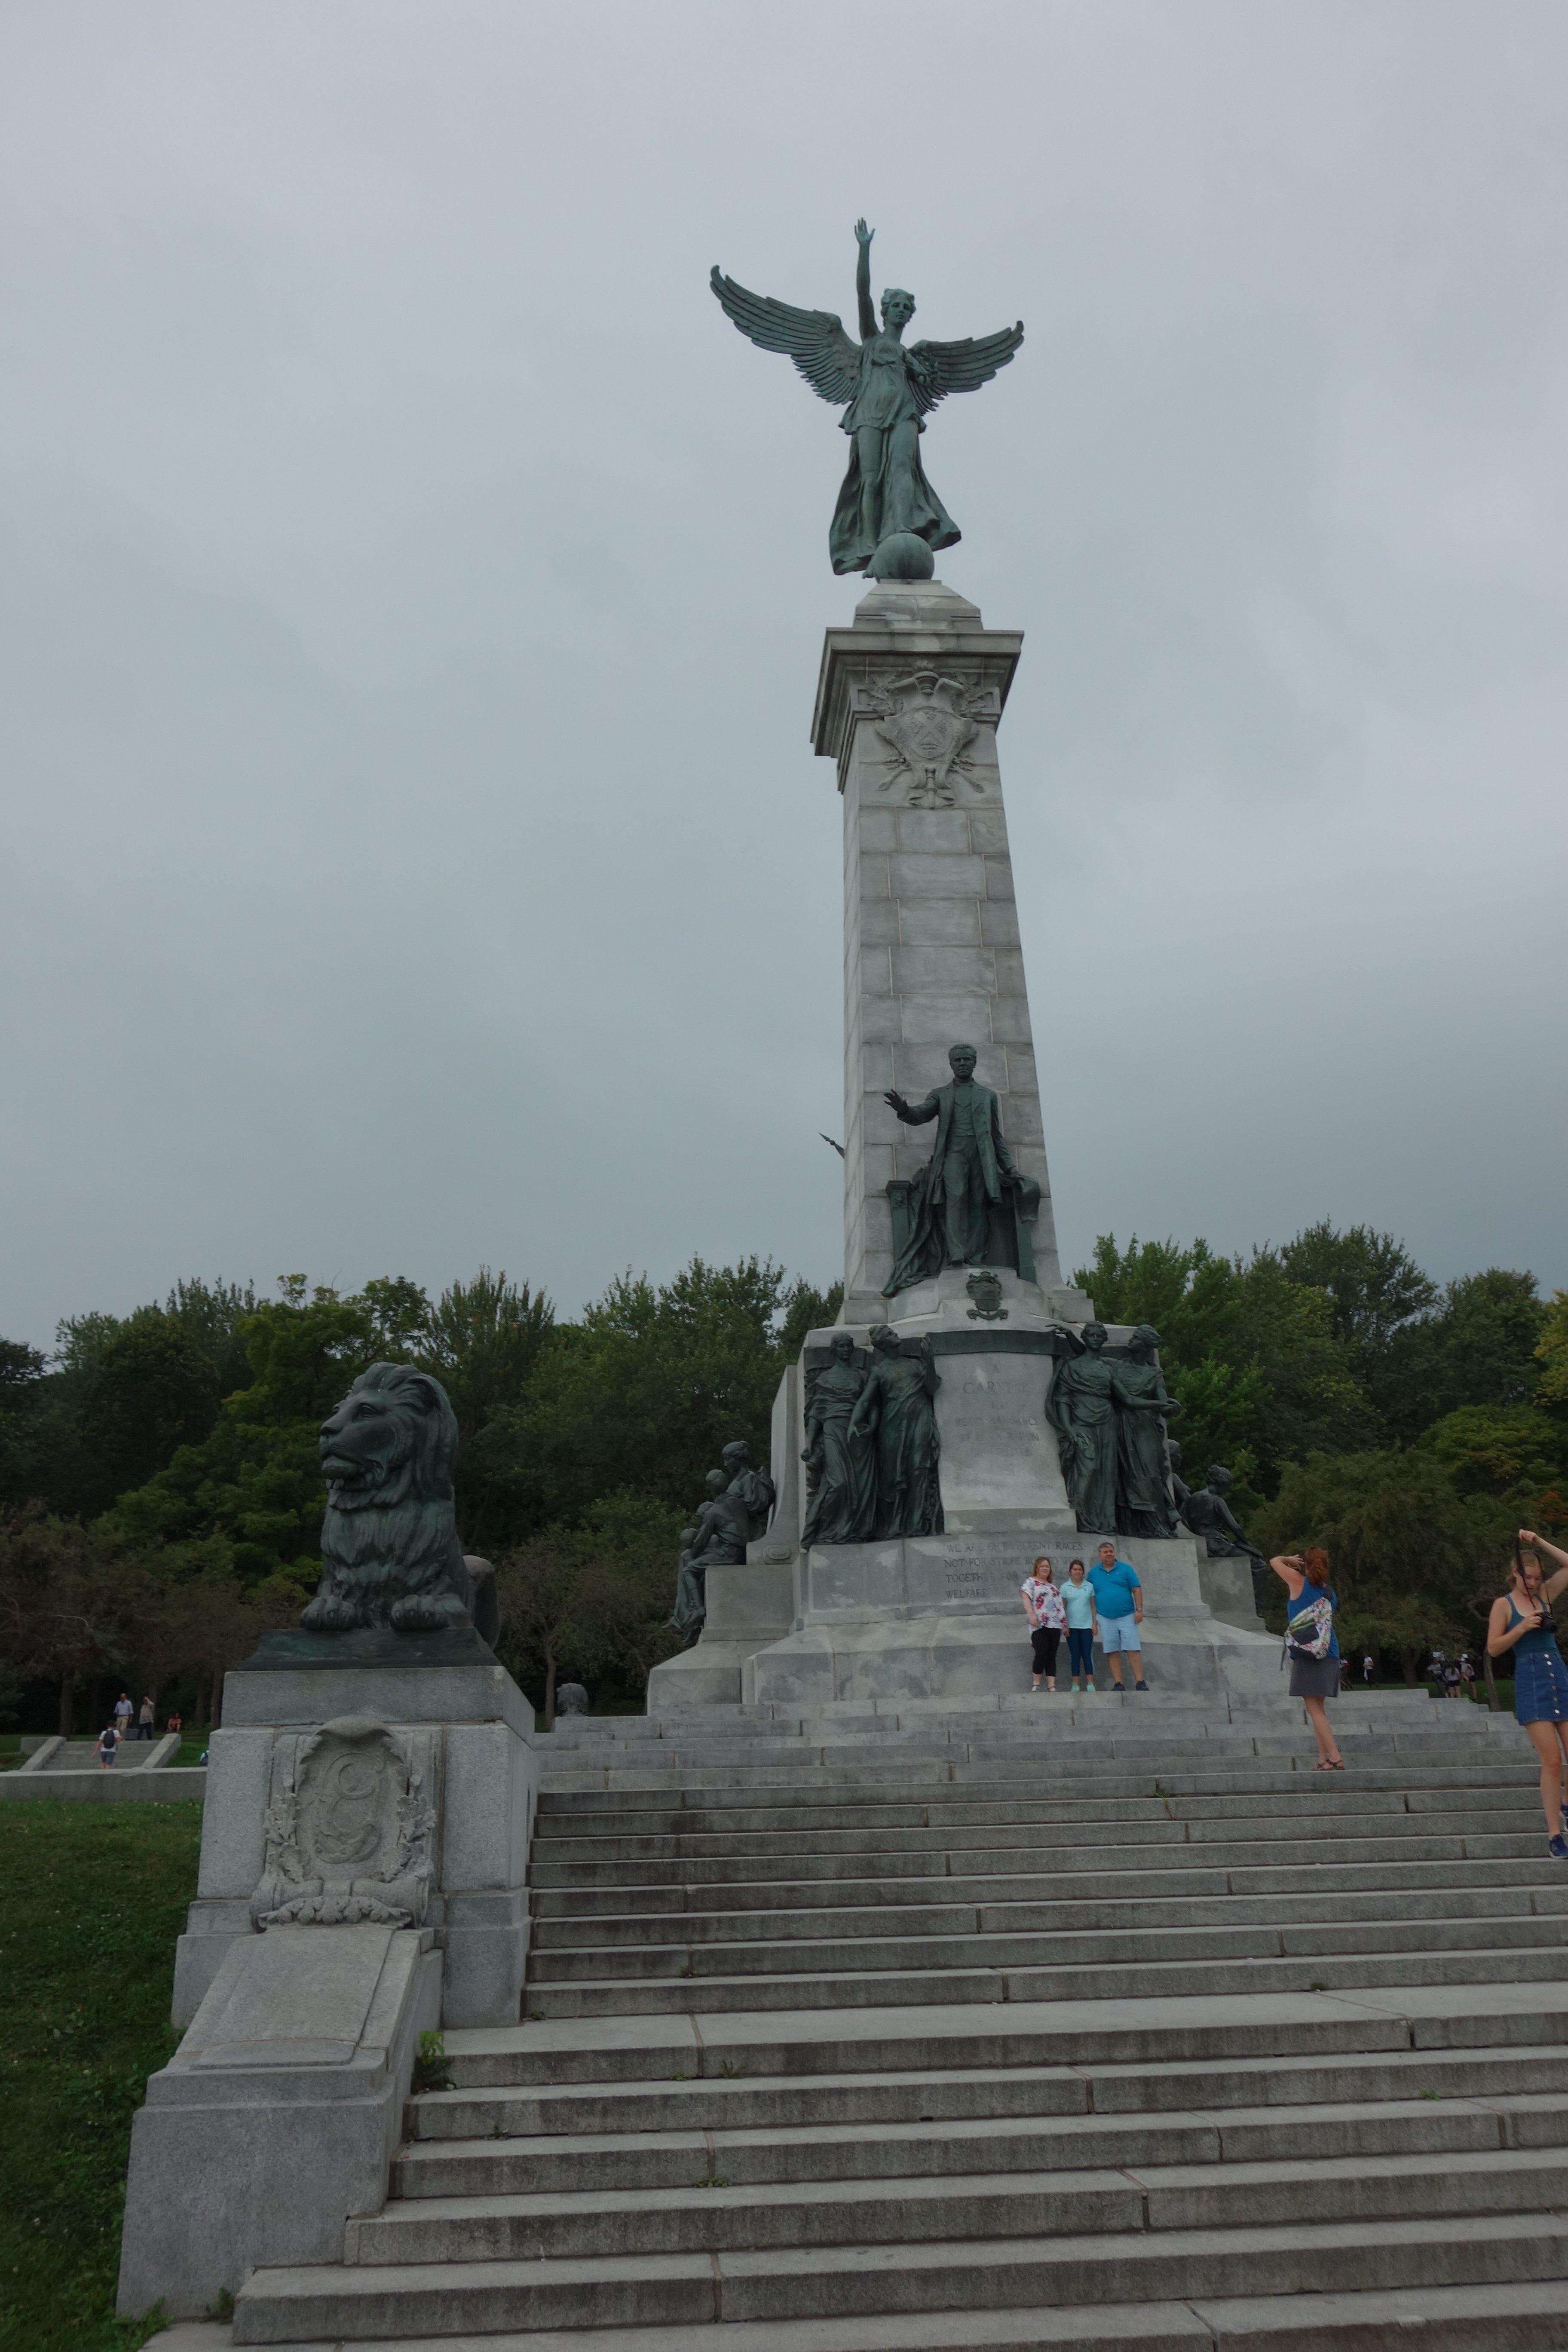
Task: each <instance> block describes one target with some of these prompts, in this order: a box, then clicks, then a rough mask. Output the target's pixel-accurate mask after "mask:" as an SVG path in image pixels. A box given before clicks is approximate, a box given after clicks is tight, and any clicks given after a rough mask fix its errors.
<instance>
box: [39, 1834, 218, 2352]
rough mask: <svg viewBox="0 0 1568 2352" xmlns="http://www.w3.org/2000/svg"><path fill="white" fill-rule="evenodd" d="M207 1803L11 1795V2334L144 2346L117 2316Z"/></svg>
mask: <svg viewBox="0 0 1568 2352" xmlns="http://www.w3.org/2000/svg"><path fill="white" fill-rule="evenodd" d="M201 1829H202V1809H201V1807H200V1805H199V1804H178V1805H78V1804H50V1803H48V1802H47V1801H36V1802H32V1803H28V1804H6V1805H5V1807H4V1808H0V2067H3V2068H4V2074H3V2076H0V2083H3V2085H4V2090H5V2126H4V2128H3V2129H0V2347H4V2352H132V2347H135V2346H138V2345H141V2344H144V2343H146V2341H147V2340H148V2337H149V2336H151V2335H153V2334H154V2333H155V2332H156V2328H157V2326H158V2323H157V2322H156V2321H154V2322H153V2324H152V2325H151V2326H149V2325H147V2324H145V2323H143V2322H142V2321H140V2320H117V2319H116V2318H115V2317H114V2282H115V2274H116V2272H117V2270H118V2268H119V2263H120V2222H121V2212H122V2210H123V2207H124V2203H125V2165H126V2158H127V2153H128V2150H129V2147H130V2143H131V2118H132V2114H133V2113H134V2112H135V2110H136V2108H137V2107H138V2106H139V2105H141V2103H142V2084H144V2083H145V2081H146V2079H147V2077H148V2075H149V2074H152V2073H153V2072H154V2071H155V2070H156V2069H157V2068H158V2067H159V2066H161V2065H163V2063H164V2062H165V2060H166V2059H167V2058H168V2057H169V2056H170V2055H171V2054H172V2053H173V2051H174V2044H175V2042H176V2041H177V2039H178V2036H177V2035H176V2034H175V2033H174V2031H173V2030H172V2028H171V2027H170V2024H169V1993H170V1987H171V1983H172V1980H173V1977H174V1938H175V1937H176V1936H177V1935H178V1934H179V1933H180V1931H181V1929H182V1928H183V1927H184V1920H185V1906H186V1904H187V1903H188V1902H189V1901H190V1899H191V1897H192V1895H194V1894H195V1884H196V1852H197V1848H198V1846H199V1844H200V1842H201Z"/></svg>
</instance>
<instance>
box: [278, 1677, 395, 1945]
mask: <svg viewBox="0 0 1568 2352" xmlns="http://www.w3.org/2000/svg"><path fill="white" fill-rule="evenodd" d="M289 1744H290V1745H292V1746H293V1755H292V1759H289V1757H288V1755H287V1753H286V1752H279V1756H278V1758H277V1761H276V1764H275V1767H274V1781H273V1801H272V1803H271V1805H270V1806H269V1808H268V1813H267V1817H266V1824H265V1834H266V1840H267V1853H266V1861H265V1864H264V1865H263V1869H262V1874H261V1880H260V1884H259V1885H258V1887H257V1889H256V1892H255V1894H254V1895H252V1896H251V1898H250V1916H251V1919H252V1921H253V1923H254V1924H255V1925H256V1926H257V1927H263V1928H265V1927H345V1926H353V1925H355V1924H358V1923H361V1922H368V1923H372V1924H374V1925H379V1926H384V1927H418V1926H419V1925H420V1923H421V1922H422V1920H423V1919H424V1916H425V1911H426V1904H427V1903H428V1900H429V1895H430V1890H431V1887H432V1885H433V1884H434V1880H435V1843H436V1813H435V1809H434V1807H433V1805H432V1804H431V1803H430V1801H429V1797H430V1783H431V1779H432V1773H433V1767H434V1762H435V1759H434V1756H433V1753H432V1742H431V1735H430V1734H429V1733H428V1732H427V1731H425V1732H421V1731H416V1732H412V1733H405V1734H403V1735H402V1736H399V1735H398V1734H397V1733H395V1732H393V1731H391V1730H389V1729H388V1728H387V1727H386V1725H385V1724H384V1723H376V1722H374V1721H373V1720H372V1719H371V1718H370V1717H367V1716H340V1717H339V1718H338V1719H337V1721H336V1722H335V1723H328V1724H323V1725H322V1727H321V1729H320V1730H319V1731H314V1732H311V1733H309V1734H308V1735H306V1736H305V1737H304V1738H300V1740H299V1741H298V1742H297V1743H289ZM279 1750H280V1751H283V1750H284V1743H282V1742H279Z"/></svg>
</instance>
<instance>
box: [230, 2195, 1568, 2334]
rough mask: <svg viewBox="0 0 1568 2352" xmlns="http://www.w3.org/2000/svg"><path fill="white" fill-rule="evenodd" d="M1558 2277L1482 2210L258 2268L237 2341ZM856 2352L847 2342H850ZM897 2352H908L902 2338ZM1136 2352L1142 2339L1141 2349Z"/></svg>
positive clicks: (1525, 2234)
mask: <svg viewBox="0 0 1568 2352" xmlns="http://www.w3.org/2000/svg"><path fill="white" fill-rule="evenodd" d="M1564 2276H1568V2220H1563V2218H1561V2217H1559V2216H1557V2215H1555V2214H1552V2213H1550V2212H1542V2213H1534V2212H1531V2213H1510V2214H1501V2215H1492V2214H1484V2213H1483V2214H1478V2215H1464V2216H1459V2217H1441V2218H1436V2219H1430V2220H1419V2221H1402V2220H1382V2219H1379V2220H1374V2221H1339V2222H1326V2223H1318V2224H1314V2225H1312V2226H1311V2227H1310V2228H1304V2227H1302V2226H1300V2225H1299V2224H1296V2223H1289V2224H1287V2225H1285V2226H1282V2227H1261V2228H1237V2229H1227V2230H1210V2229H1205V2230H1175V2231H1155V2230H1149V2231H1137V2232H1133V2231H1127V2232H1119V2231H1111V2232H1098V2231H1096V2232H1090V2233H1084V2234H1072V2235H1068V2236H1062V2237H1057V2238H1052V2239H1049V2240H1042V2239H1041V2238H1039V2237H1036V2236H1031V2237H1027V2238H1023V2239H1003V2238H992V2239H981V2240H967V2241H965V2240H957V2241H946V2240H939V2241H928V2242H924V2243H914V2244H909V2243H898V2244H887V2245H868V2244H863V2243H858V2244H854V2245H844V2246H835V2245H816V2246H809V2247H786V2248H776V2249H775V2248H758V2249H743V2250H739V2251H736V2252H722V2253H711V2252H702V2253H698V2254H680V2253H663V2254H641V2255H634V2256H621V2257H612V2256H603V2255H601V2256H599V2257H597V2258H595V2259H591V2260H586V2261H582V2260H571V2259H563V2258H550V2257H546V2258H545V2259H542V2260H537V2261H522V2262H464V2263H403V2264H387V2265H379V2264H369V2263H347V2264H343V2265H341V2266H339V2265H321V2266H319V2267H311V2268H308V2269H306V2268H301V2269H292V2270H260V2271H255V2272H253V2273H251V2275H250V2277H249V2278H248V2279H247V2282H246V2284H245V2285H244V2286H243V2287H242V2288H241V2290H240V2292H239V2294H238V2297H237V2301H236V2305H235V2313H234V2340H235V2342H236V2343H237V2344H280V2343H297V2344H298V2343H310V2342H321V2341H323V2340H325V2341H327V2342H331V2341H332V2340H334V2339H342V2340H345V2341H348V2342H363V2341H365V2340H367V2339H374V2338H375V2337H377V2336H384V2337H392V2338H394V2339H396V2338H406V2337H408V2336H421V2335H423V2336H437V2337H438V2336H452V2335H458V2334H462V2333H465V2332H467V2333H468V2334H471V2335H479V2336H482V2335H496V2334H499V2333H500V2332H502V2331H504V2330H507V2329H516V2330H521V2329H534V2330H538V2329H545V2328H568V2327H570V2328H576V2327H630V2326H643V2327H647V2326H652V2325H658V2326H667V2327H684V2328H695V2327H706V2326H710V2325H712V2324H713V2323H715V2322H719V2323H725V2322H746V2321H757V2320H764V2319H765V2320H775V2321H777V2320H803V2319H816V2318H844V2319H850V2318H858V2317H859V2316H860V2315H878V2316H884V2315H895V2314H900V2313H906V2312H907V2313H914V2314H921V2315H923V2314H926V2313H930V2312H932V2311H944V2310H945V2311H973V2310H976V2309H979V2308H984V2309H985V2310H987V2311H992V2310H995V2309H997V2308H999V2307H1000V2308H1004V2309H1006V2308H1011V2309H1015V2310H1026V2311H1028V2312H1029V2314H1030V2315H1031V2319H1032V2320H1033V2321H1034V2322H1035V2324H1037V2314H1038V2308H1039V2306H1041V2305H1048V2304H1051V2303H1059V2302H1065V2301H1067V2300H1068V2297H1069V2296H1070V2297H1071V2298H1072V2299H1073V2300H1074V2301H1076V2302H1079V2303H1082V2302H1086V2301H1087V2302H1090V2303H1097V2304H1116V2303H1120V2304H1123V2305H1135V2304H1147V2303H1150V2302H1155V2303H1158V2302H1161V2301H1164V2300H1170V2299H1181V2300H1186V2299H1189V2298H1193V2297H1225V2296H1237V2295H1241V2294H1246V2295H1247V2296H1249V2297H1257V2296H1258V2295H1276V2294H1297V2295H1300V2294H1312V2293H1313V2292H1314V2291H1316V2290H1321V2287H1322V2285H1323V2284H1324V2282H1325V2280H1331V2281H1332V2282H1333V2284H1334V2287H1335V2289H1336V2291H1337V2292H1339V2293H1340V2294H1353V2293H1355V2292H1357V2291H1374V2290H1377V2291H1382V2292H1384V2293H1386V2292H1387V2291H1389V2290H1390V2289H1395V2288H1401V2287H1417V2288H1420V2289H1422V2290H1424V2291H1426V2290H1430V2289H1432V2288H1435V2287H1444V2286H1462V2285H1472V2284H1473V2285H1483V2284H1497V2283H1503V2282H1507V2283H1523V2282H1527V2281H1531V2280H1545V2279H1552V2280H1557V2281H1561V2280H1562V2279H1563V2278H1564ZM850 2340H851V2341H853V2337H851V2339H850ZM903 2340H904V2341H905V2342H906V2344H907V2343H908V2342H909V2341H910V2338H909V2337H908V2336H907V2335H906V2336H905V2337H904V2339H903ZM1137 2340H1141V2341H1142V2342H1143V2343H1144V2344H1147V2342H1148V2337H1147V2335H1146V2333H1145V2334H1143V2335H1142V2336H1141V2337H1140V2338H1139V2339H1137Z"/></svg>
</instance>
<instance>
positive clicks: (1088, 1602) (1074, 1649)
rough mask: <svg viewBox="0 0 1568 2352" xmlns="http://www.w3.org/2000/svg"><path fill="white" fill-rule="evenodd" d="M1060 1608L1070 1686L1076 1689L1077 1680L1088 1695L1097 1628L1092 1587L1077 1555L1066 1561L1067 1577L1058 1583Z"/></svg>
mask: <svg viewBox="0 0 1568 2352" xmlns="http://www.w3.org/2000/svg"><path fill="white" fill-rule="evenodd" d="M1062 1608H1063V1611H1064V1612H1065V1613H1066V1616H1067V1621H1068V1672H1069V1674H1070V1675H1071V1676H1072V1686H1073V1688H1074V1690H1077V1689H1078V1687H1079V1683H1080V1681H1081V1683H1082V1685H1083V1688H1084V1690H1085V1691H1086V1692H1087V1693H1088V1694H1089V1696H1090V1697H1092V1696H1093V1695H1094V1637H1095V1635H1096V1634H1097V1633H1099V1631H1100V1624H1099V1620H1098V1618H1097V1617H1096V1614H1095V1607H1094V1587H1093V1585H1092V1584H1090V1582H1089V1578H1088V1576H1087V1575H1086V1574H1085V1571H1084V1565H1083V1562H1082V1560H1081V1559H1069V1560H1068V1580H1067V1582H1066V1583H1065V1584H1064V1585H1063V1587H1062Z"/></svg>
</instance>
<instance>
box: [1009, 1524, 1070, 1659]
mask: <svg viewBox="0 0 1568 2352" xmlns="http://www.w3.org/2000/svg"><path fill="white" fill-rule="evenodd" d="M1018 1590H1019V1591H1020V1592H1021V1593H1022V1594H1023V1596H1024V1614H1025V1615H1026V1617H1027V1619H1028V1621H1029V1638H1030V1640H1031V1642H1032V1643H1033V1644H1034V1651H1035V1674H1034V1680H1033V1681H1032V1682H1031V1683H1030V1685H1029V1688H1030V1690H1031V1691H1037V1690H1038V1689H1039V1687H1040V1676H1041V1675H1044V1676H1045V1678H1046V1688H1047V1690H1048V1691H1054V1690H1055V1688H1056V1686H1057V1650H1058V1645H1059V1643H1060V1642H1061V1638H1062V1635H1063V1633H1065V1632H1066V1630H1067V1622H1068V1619H1067V1611H1066V1610H1065V1609H1064V1608H1063V1606H1062V1596H1061V1594H1060V1592H1059V1591H1058V1589H1057V1580H1056V1577H1055V1575H1054V1573H1053V1571H1052V1569H1051V1563H1050V1561H1049V1560H1048V1559H1046V1558H1044V1556H1043V1555H1042V1557H1041V1558H1040V1559H1037V1561H1036V1562H1035V1565H1034V1567H1033V1568H1032V1569H1031V1570H1029V1573H1028V1575H1027V1576H1026V1578H1025V1579H1024V1581H1023V1583H1022V1584H1021V1585H1020V1586H1019V1587H1018Z"/></svg>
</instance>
